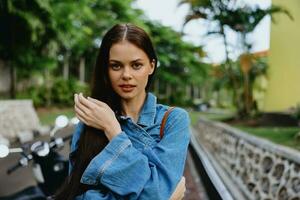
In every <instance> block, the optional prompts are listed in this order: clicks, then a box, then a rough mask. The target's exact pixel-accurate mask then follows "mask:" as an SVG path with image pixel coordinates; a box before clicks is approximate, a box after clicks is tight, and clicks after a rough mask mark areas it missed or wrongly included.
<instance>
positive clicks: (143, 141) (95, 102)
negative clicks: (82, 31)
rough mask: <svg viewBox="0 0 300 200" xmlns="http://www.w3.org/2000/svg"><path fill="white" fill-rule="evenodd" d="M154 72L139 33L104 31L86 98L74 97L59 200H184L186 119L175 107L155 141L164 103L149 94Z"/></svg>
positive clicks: (120, 28)
mask: <svg viewBox="0 0 300 200" xmlns="http://www.w3.org/2000/svg"><path fill="white" fill-rule="evenodd" d="M156 67H157V57H156V54H155V51H154V49H153V46H152V43H151V40H150V38H149V36H148V35H147V34H146V32H145V31H144V30H142V29H141V28H139V27H137V26H134V25H131V24H123V25H115V26H114V27H112V28H111V29H110V30H109V31H108V32H107V33H106V34H105V36H104V37H103V40H102V44H101V46H100V50H99V55H98V58H97V62H96V66H95V70H94V73H93V84H92V93H91V97H88V98H85V97H84V96H83V95H82V94H75V96H74V101H75V113H76V116H77V117H78V118H79V120H80V121H81V123H80V124H79V125H78V126H77V128H76V131H75V133H74V135H73V139H72V145H71V154H70V160H71V162H70V175H69V178H68V180H67V183H66V184H65V185H64V187H63V188H62V190H61V191H60V192H59V193H58V194H57V195H56V197H55V198H56V199H64V200H65V199H74V198H76V199H101V200H102V199H150V200H152V199H153V200H158V199H162V200H167V199H170V197H171V195H172V194H173V196H172V197H171V198H175V199H176V198H178V199H180V198H182V197H178V195H179V196H182V195H183V193H184V179H181V177H182V174H183V169H184V163H185V159H186V154H187V147H188V144H189V139H190V133H189V123H190V121H189V117H188V114H187V112H186V111H185V110H183V109H181V108H175V109H173V110H172V111H171V112H170V114H169V115H168V118H167V121H166V124H165V128H164V136H163V138H160V135H159V130H160V126H161V121H162V118H163V116H164V114H165V113H166V111H167V110H168V106H165V105H161V104H157V102H156V97H155V96H154V95H153V94H152V93H149V92H148V90H149V87H150V83H151V81H152V79H153V75H154V72H155V70H156ZM180 180H181V182H180ZM178 183H180V184H178ZM179 185H181V186H179ZM176 186H177V188H176ZM174 196H175V197H174Z"/></svg>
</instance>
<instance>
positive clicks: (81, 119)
mask: <svg viewBox="0 0 300 200" xmlns="http://www.w3.org/2000/svg"><path fill="white" fill-rule="evenodd" d="M75 115H76V117H77V118H78V119H79V121H81V122H83V123H84V124H86V125H88V123H87V121H86V120H85V119H84V118H82V117H81V116H80V115H79V114H77V113H76V114H75Z"/></svg>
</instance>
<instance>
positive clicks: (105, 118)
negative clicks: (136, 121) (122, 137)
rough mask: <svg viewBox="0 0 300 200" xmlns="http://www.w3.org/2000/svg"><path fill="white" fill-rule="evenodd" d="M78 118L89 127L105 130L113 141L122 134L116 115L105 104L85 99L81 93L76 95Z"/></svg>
mask: <svg viewBox="0 0 300 200" xmlns="http://www.w3.org/2000/svg"><path fill="white" fill-rule="evenodd" d="M74 101H75V105H74V108H75V113H76V117H77V118H78V119H79V120H80V121H82V122H83V123H85V124H86V125H88V126H91V127H94V128H97V129H100V130H103V131H104V133H105V135H106V137H107V138H108V139H109V140H111V139H112V138H113V137H115V136H117V135H118V134H120V133H121V131H122V129H121V126H120V124H119V122H118V120H117V119H116V116H115V113H114V112H113V111H112V109H111V108H110V107H109V106H108V105H107V104H106V103H104V102H102V101H99V100H97V99H93V98H91V97H88V98H85V97H84V96H83V95H82V94H81V93H80V94H79V95H78V94H75V95H74Z"/></svg>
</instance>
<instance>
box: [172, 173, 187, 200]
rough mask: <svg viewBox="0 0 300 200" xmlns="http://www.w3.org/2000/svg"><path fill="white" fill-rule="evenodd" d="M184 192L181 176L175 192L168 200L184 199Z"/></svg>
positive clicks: (183, 181) (183, 182)
mask: <svg viewBox="0 0 300 200" xmlns="http://www.w3.org/2000/svg"><path fill="white" fill-rule="evenodd" d="M185 190H186V187H185V178H184V176H183V177H182V178H181V180H180V181H179V183H178V184H177V186H176V188H175V191H174V192H173V194H172V196H171V198H170V200H182V199H183V197H184V193H185Z"/></svg>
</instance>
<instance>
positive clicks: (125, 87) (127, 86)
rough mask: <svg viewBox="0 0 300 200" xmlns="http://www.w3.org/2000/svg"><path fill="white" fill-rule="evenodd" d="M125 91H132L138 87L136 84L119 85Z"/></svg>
mask: <svg viewBox="0 0 300 200" xmlns="http://www.w3.org/2000/svg"><path fill="white" fill-rule="evenodd" d="M119 87H120V88H121V89H122V91H123V92H131V91H133V89H134V88H135V87H136V86H135V85H129V84H122V85H119Z"/></svg>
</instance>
